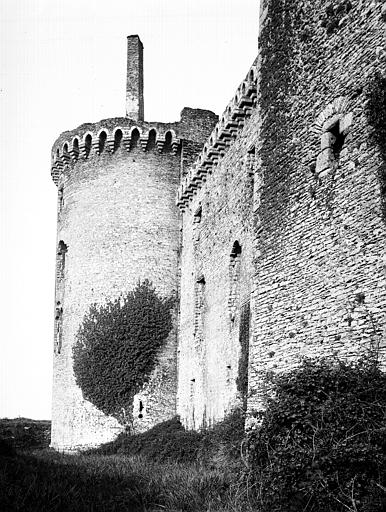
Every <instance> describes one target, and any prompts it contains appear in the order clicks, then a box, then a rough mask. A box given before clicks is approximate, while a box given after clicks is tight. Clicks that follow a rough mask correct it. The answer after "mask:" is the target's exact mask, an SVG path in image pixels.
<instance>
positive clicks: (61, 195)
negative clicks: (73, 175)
mask: <svg viewBox="0 0 386 512" xmlns="http://www.w3.org/2000/svg"><path fill="white" fill-rule="evenodd" d="M63 207H64V187H63V185H62V186H61V187H60V188H59V189H58V212H59V213H60V212H61V211H62V210H63Z"/></svg>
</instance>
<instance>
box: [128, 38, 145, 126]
mask: <svg viewBox="0 0 386 512" xmlns="http://www.w3.org/2000/svg"><path fill="white" fill-rule="evenodd" d="M126 116H127V117H129V118H130V119H134V120H135V121H143V120H144V115H143V44H142V42H141V40H140V38H139V37H138V36H137V35H135V36H128V37H127V76H126Z"/></svg>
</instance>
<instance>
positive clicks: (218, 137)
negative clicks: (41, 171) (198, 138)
mask: <svg viewBox="0 0 386 512" xmlns="http://www.w3.org/2000/svg"><path fill="white" fill-rule="evenodd" d="M256 102H257V62H256V60H255V62H254V63H253V65H252V66H251V68H250V69H249V71H248V73H247V75H246V77H245V79H244V80H243V81H242V82H241V84H240V85H239V87H238V88H237V91H236V94H235V95H234V96H233V98H232V99H231V101H230V102H229V103H228V105H227V107H226V109H225V111H224V112H223V114H222V116H221V117H220V119H219V121H218V122H217V124H216V126H215V127H214V128H213V130H212V132H211V134H210V136H209V137H208V140H207V141H206V143H205V144H204V147H203V149H202V152H201V154H200V155H199V156H198V158H197V159H196V161H195V163H194V164H193V165H192V166H191V168H190V169H189V171H188V172H187V174H186V176H185V177H184V178H183V180H182V183H181V185H180V188H179V190H178V193H177V205H178V206H179V207H180V208H181V209H184V208H185V207H186V206H187V204H188V203H189V201H190V198H191V197H192V196H193V195H194V193H195V192H196V190H197V189H198V188H201V185H202V183H203V182H205V180H206V176H207V174H208V173H209V174H210V173H212V172H213V170H214V169H215V168H216V166H217V165H218V163H219V161H220V160H221V159H222V158H223V156H224V155H225V153H226V152H227V149H228V147H229V146H230V144H231V142H232V140H234V139H235V138H236V137H237V135H238V133H239V132H240V131H241V130H242V128H243V127H244V124H245V121H246V119H248V118H249V117H250V115H251V113H252V109H253V108H254V106H255V105H256Z"/></svg>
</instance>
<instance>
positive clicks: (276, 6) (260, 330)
mask: <svg viewBox="0 0 386 512" xmlns="http://www.w3.org/2000/svg"><path fill="white" fill-rule="evenodd" d="M136 37H137V36H136ZM137 39H138V38H137ZM137 39H136V40H135V41H137ZM133 41H134V39H133ZM138 41H139V39H138ZM385 43H386V10H385V4H384V2H383V1H381V0H374V1H370V0H366V1H365V0H356V1H352V2H351V1H349V0H339V1H336V2H327V1H326V0H314V1H312V2H311V1H309V0H308V1H306V0H261V13H260V33H259V46H258V52H257V53H258V55H257V58H256V60H255V62H253V64H252V66H251V68H250V69H249V70H248V72H247V74H246V76H245V78H244V80H243V81H242V82H241V84H240V86H239V87H238V89H237V91H236V93H235V95H234V97H233V98H232V99H231V101H230V102H229V103H228V105H227V106H226V108H225V110H224V113H223V114H222V115H221V116H220V117H219V118H217V116H215V115H214V114H213V113H212V112H209V111H202V110H193V109H188V108H186V109H184V110H183V111H182V114H181V121H180V122H177V123H171V124H162V123H146V122H141V121H139V122H136V121H135V120H130V119H127V118H115V119H108V120H104V121H101V122H99V123H96V124H93V125H91V124H86V125H82V126H81V127H79V128H78V129H76V130H74V131H72V132H65V133H64V134H62V135H61V136H60V137H59V139H58V140H57V141H56V142H55V144H54V147H53V165H52V175H53V178H54V181H55V183H56V184H57V185H58V192H59V195H58V240H57V244H58V245H57V276H56V304H55V315H56V333H55V370H54V399H53V421H52V425H53V427H52V428H53V434H52V443H53V446H54V447H56V448H59V449H74V448H77V447H85V446H91V445H97V444H100V443H102V442H104V441H108V440H110V439H112V438H113V437H114V436H115V435H116V433H117V432H119V431H120V428H121V427H120V426H119V424H118V423H117V422H116V421H115V420H114V419H112V418H108V417H106V416H104V415H103V414H102V413H100V412H99V411H97V410H96V409H95V408H94V407H93V406H92V405H91V404H90V403H89V402H87V401H85V400H84V399H83V398H82V394H81V391H80V390H79V389H78V388H77V387H76V385H75V381H74V377H73V374H72V359H71V358H72V350H71V347H72V344H73V343H74V339H75V338H74V337H75V335H76V332H77V329H78V328H79V325H80V322H81V321H82V318H83V315H84V313H85V312H86V311H87V310H88V308H89V306H90V304H91V303H93V302H97V303H102V302H103V301H104V300H105V299H107V298H115V297H117V296H119V294H120V293H122V292H125V291H128V290H130V289H132V288H133V287H134V286H135V284H136V283H137V281H138V279H143V278H149V279H150V280H152V281H153V283H154V284H155V286H156V288H157V291H158V292H159V293H160V294H162V295H170V294H172V293H177V296H178V297H179V301H178V307H177V308H176V311H175V318H176V322H175V329H174V330H173V332H172V333H171V335H170V337H169V340H168V343H167V345H166V346H165V347H164V349H163V351H162V352H161V353H160V355H159V364H158V366H157V368H156V370H155V371H154V374H153V376H152V378H151V380H150V382H149V383H148V384H147V385H146V386H145V389H144V390H143V392H142V393H140V394H138V395H137V396H136V398H135V400H134V417H137V418H138V415H137V416H136V414H135V413H136V408H139V407H144V409H141V411H143V414H142V415H143V418H141V419H140V420H139V419H138V420H136V425H135V426H136V428H137V429H138V430H143V429H146V428H149V427H150V426H152V425H154V424H155V423H157V422H160V421H163V420H164V419H167V418H170V417H171V416H173V415H174V414H175V413H176V412H177V413H178V414H179V415H180V417H181V420H182V422H183V423H184V425H185V426H187V427H188V428H194V429H199V428H201V427H202V426H209V425H212V424H213V423H214V422H216V421H219V420H221V419H222V418H224V417H225V416H226V415H227V414H228V413H229V412H231V410H232V409H234V408H235V407H243V408H244V409H247V410H248V411H249V413H250V415H251V416H253V414H252V413H253V411H256V410H260V409H262V408H264V404H265V400H266V397H267V393H268V394H269V386H267V379H266V378H267V375H269V374H271V373H272V372H285V371H286V370H288V369H290V368H293V367H294V366H296V365H297V364H299V362H300V361H301V359H302V358H303V357H306V356H308V357H323V356H327V355H328V356H331V355H337V356H339V357H345V358H358V357H360V356H361V355H362V354H364V353H367V352H368V351H369V350H371V351H373V352H376V353H378V355H379V357H380V358H383V361H385V338H386V317H385V311H386V272H385V265H386V253H385V245H386V213H385V204H386V203H385V201H386V198H385V190H386V185H385V176H386V171H385V168H386V162H385V160H384V158H385V154H386V152H385V151H384V148H383V150H381V148H380V147H379V142H377V141H379V137H378V138H377V137H374V127H372V126H370V121H369V115H368V114H369V90H370V88H371V84H372V83H373V81H374V79H375V77H376V76H383V77H385V76H386V44H385ZM141 59H142V57H141ZM141 59H139V60H138V62H142V60H141ZM131 62H136V61H135V60H132V61H131ZM135 76H137V75H135ZM140 117H141V116H140V115H139V118H140ZM216 122H217V124H216ZM205 141H206V142H205ZM204 142H205V143H204ZM176 196H177V201H175V197H176ZM178 209H179V210H178Z"/></svg>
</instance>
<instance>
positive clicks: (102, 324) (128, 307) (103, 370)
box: [73, 280, 174, 423]
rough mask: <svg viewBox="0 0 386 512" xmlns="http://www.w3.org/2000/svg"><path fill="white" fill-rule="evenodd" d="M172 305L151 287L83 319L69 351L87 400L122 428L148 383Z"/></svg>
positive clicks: (168, 325) (96, 309)
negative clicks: (133, 404)
mask: <svg viewBox="0 0 386 512" xmlns="http://www.w3.org/2000/svg"><path fill="white" fill-rule="evenodd" d="M173 302H174V300H173V299H172V298H168V299H166V298H162V297H160V296H158V294H157V293H156V291H155V288H154V287H153V285H152V284H151V282H150V281H148V280H145V281H143V282H140V283H138V285H137V286H136V288H135V289H134V290H132V291H130V292H129V293H128V294H126V295H124V296H120V297H118V298H117V299H115V300H111V301H108V302H107V303H106V304H104V305H101V306H98V305H96V304H93V305H92V306H91V307H90V309H89V311H88V313H87V314H86V315H85V317H84V319H83V322H82V324H81V326H80V328H79V331H78V334H77V340H76V343H75V345H74V347H73V357H74V374H75V379H76V382H77V384H78V386H79V387H80V388H81V390H82V392H83V396H84V398H85V399H86V400H89V401H90V402H92V403H93V404H94V405H95V406H96V407H98V409H100V410H101V411H103V412H104V413H106V414H109V415H113V416H115V417H116V418H117V419H118V420H119V421H121V422H122V423H126V422H128V421H130V411H131V409H132V401H133V397H134V395H135V394H136V393H138V391H140V390H141V389H142V387H143V385H144V384H145V383H146V382H147V381H148V380H149V376H150V374H151V372H152V370H153V369H154V367H155V364H156V361H157V355H158V352H159V349H160V347H161V346H162V345H163V344H164V343H165V341H166V339H167V337H168V334H169V332H170V330H171V329H172V318H171V308H172V306H173Z"/></svg>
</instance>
